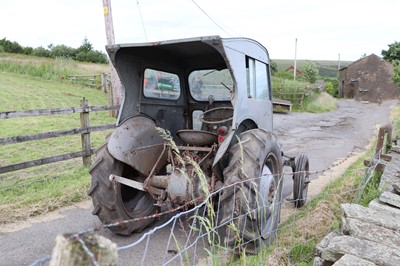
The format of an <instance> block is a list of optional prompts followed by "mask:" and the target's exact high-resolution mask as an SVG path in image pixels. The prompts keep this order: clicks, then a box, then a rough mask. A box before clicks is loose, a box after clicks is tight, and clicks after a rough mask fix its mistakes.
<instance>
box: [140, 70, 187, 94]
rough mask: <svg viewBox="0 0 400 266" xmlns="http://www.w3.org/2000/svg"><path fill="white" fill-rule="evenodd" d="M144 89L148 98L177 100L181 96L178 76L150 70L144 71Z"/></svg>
mask: <svg viewBox="0 0 400 266" xmlns="http://www.w3.org/2000/svg"><path fill="white" fill-rule="evenodd" d="M143 88H144V89H143V93H144V96H145V97H148V98H157V99H166V100H177V99H178V98H179V96H180V95H181V86H180V82H179V77H178V75H176V74H174V73H169V72H164V71H159V70H155V69H150V68H147V69H146V70H145V71H144V84H143Z"/></svg>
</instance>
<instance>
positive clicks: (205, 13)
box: [191, 0, 232, 37]
mask: <svg viewBox="0 0 400 266" xmlns="http://www.w3.org/2000/svg"><path fill="white" fill-rule="evenodd" d="M191 1H192V2H193V4H195V5H196V6H197V8H198V9H200V10H201V12H203V13H204V15H206V16H207V17H208V18H209V19H210V20H211V21H212V22H213V23H214V24H215V25H216V26H217V27H218V28H220V29H221V30H222V31H223V32H225V33H226V34H228V35H229V36H230V37H232V35H231V34H230V33H229V32H227V31H226V30H224V29H223V28H222V27H221V26H220V25H219V24H218V23H217V22H216V21H215V20H213V19H212V18H211V17H210V16H209V15H208V14H207V12H206V11H204V10H203V9H202V8H201V7H200V6H199V5H198V4H197V3H196V2H195V1H194V0H191Z"/></svg>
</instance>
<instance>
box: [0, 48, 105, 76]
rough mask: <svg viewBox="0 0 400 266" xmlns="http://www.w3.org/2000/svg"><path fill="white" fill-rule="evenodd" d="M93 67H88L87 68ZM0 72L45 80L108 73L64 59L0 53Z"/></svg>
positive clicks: (100, 68) (103, 67) (95, 67)
mask: <svg viewBox="0 0 400 266" xmlns="http://www.w3.org/2000/svg"><path fill="white" fill-rule="evenodd" d="M91 65H92V66H93V67H89V66H91ZM0 71H1V72H9V73H16V74H22V75H30V76H33V77H39V78H43V79H47V80H62V79H65V78H66V77H67V76H72V75H83V74H94V73H93V72H96V73H101V72H106V71H108V68H107V66H102V65H96V64H88V63H78V62H76V61H74V60H72V59H66V58H57V59H49V58H41V57H33V56H23V55H12V54H6V53H0Z"/></svg>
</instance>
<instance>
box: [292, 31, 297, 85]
mask: <svg viewBox="0 0 400 266" xmlns="http://www.w3.org/2000/svg"><path fill="white" fill-rule="evenodd" d="M296 60H297V38H296V39H295V43H294V67H293V79H294V80H296V72H297V69H296V68H297V66H296V65H297V62H296Z"/></svg>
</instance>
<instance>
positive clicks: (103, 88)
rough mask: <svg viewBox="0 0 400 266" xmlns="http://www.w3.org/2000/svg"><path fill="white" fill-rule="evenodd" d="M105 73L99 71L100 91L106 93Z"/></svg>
mask: <svg viewBox="0 0 400 266" xmlns="http://www.w3.org/2000/svg"><path fill="white" fill-rule="evenodd" d="M107 83H108V82H107V73H105V72H103V73H101V91H102V92H104V93H107V91H108V90H107Z"/></svg>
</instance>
